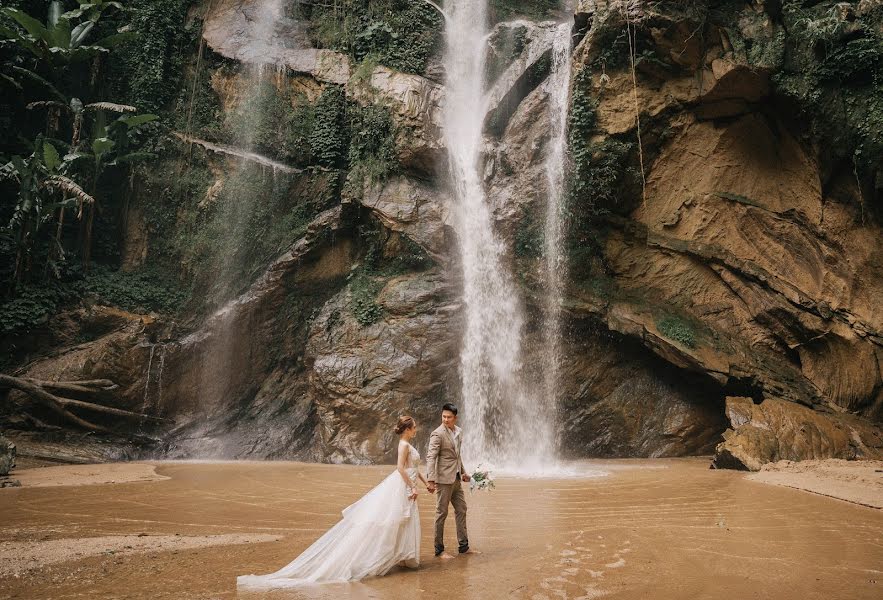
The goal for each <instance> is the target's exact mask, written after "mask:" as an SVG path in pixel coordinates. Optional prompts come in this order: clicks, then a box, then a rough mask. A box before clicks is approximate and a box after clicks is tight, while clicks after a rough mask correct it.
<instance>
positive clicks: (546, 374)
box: [542, 22, 572, 447]
mask: <svg viewBox="0 0 883 600" xmlns="http://www.w3.org/2000/svg"><path fill="white" fill-rule="evenodd" d="M571 30H572V24H571V23H570V22H565V23H562V24H561V25H559V26H558V28H557V30H556V31H555V39H554V44H553V46H552V71H551V73H550V75H549V78H548V79H547V80H546V83H545V92H546V95H547V98H548V106H549V143H548V147H547V150H546V160H545V164H544V167H545V172H546V184H547V193H546V219H545V227H544V232H543V233H544V240H543V267H544V283H545V290H544V291H545V298H544V302H543V313H544V314H543V338H544V339H543V367H544V368H543V392H542V397H543V399H544V405H545V407H546V410H548V411H549V413H550V414H552V415H557V412H558V393H559V391H558V381H559V378H560V361H561V300H562V298H563V296H564V282H565V280H566V277H567V260H566V254H565V248H564V214H563V213H564V209H565V195H566V193H567V190H566V188H565V173H566V170H567V119H568V115H569V107H570V55H571V49H572V39H571ZM557 445H558V444H557V441H556V443H555V446H556V447H557Z"/></svg>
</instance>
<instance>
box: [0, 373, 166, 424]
mask: <svg viewBox="0 0 883 600" xmlns="http://www.w3.org/2000/svg"><path fill="white" fill-rule="evenodd" d="M116 387H117V386H116V384H114V383H113V382H112V381H109V380H106V379H95V380H88V381H39V380H35V379H26V378H21V377H11V376H9V375H2V374H0V388H12V389H16V390H19V391H21V392H24V393H25V394H27V395H29V396H30V397H32V398H34V399H35V400H38V401H40V403H42V404H43V405H45V406H46V407H47V408H49V409H50V410H52V411H53V412H55V413H56V414H57V415H59V416H60V417H62V418H64V419H65V420H68V421H70V422H72V423H75V424H76V425H79V426H80V427H82V428H83V429H88V430H90V431H101V432H106V433H110V430H108V429H107V428H106V427H102V426H101V425H97V424H95V423H91V422H89V421H87V420H85V419H82V418H80V417H78V416H77V415H75V414H73V413H72V412H70V410H68V409H69V408H80V409H83V410H89V411H93V412H99V413H104V414H110V415H115V416H118V417H128V418H134V419H144V420H147V421H154V422H169V421H168V419H162V418H160V417H154V416H151V415H145V414H141V413H136V412H131V411H128V410H123V409H120V408H112V407H110V406H102V405H100V404H95V403H92V402H84V401H82V400H73V399H71V398H65V397H62V396H57V395H55V394H54V393H51V392H49V391H48V390H52V391H54V392H56V393H65V392H76V393H90V394H96V393H100V392H102V391H105V392H106V391H109V390H112V389H114V388H116Z"/></svg>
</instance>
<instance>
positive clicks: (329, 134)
mask: <svg viewBox="0 0 883 600" xmlns="http://www.w3.org/2000/svg"><path fill="white" fill-rule="evenodd" d="M346 104H347V103H346V96H345V95H344V93H343V88H341V87H340V86H336V85H330V86H328V87H326V88H325V91H323V92H322V95H321V96H319V100H318V102H317V103H316V112H315V117H314V121H313V123H314V125H313V130H312V132H310V137H309V140H310V146H311V148H312V152H313V156H315V158H316V161H317V162H318V163H319V164H320V165H323V166H326V167H341V166H343V165H344V160H345V159H346V157H347V150H348V149H347V146H348V143H349V135H348V131H347V119H346V108H347V106H346Z"/></svg>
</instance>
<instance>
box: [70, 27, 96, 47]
mask: <svg viewBox="0 0 883 600" xmlns="http://www.w3.org/2000/svg"><path fill="white" fill-rule="evenodd" d="M93 27H95V23H93V22H92V21H83V22H82V23H80V24H79V25H77V26H76V27H74V30H73V31H72V32H71V43H70V47H71V48H77V47H79V46H81V45H82V44H83V42H84V41H85V40H86V36H87V35H89V32H90V31H92V28H93Z"/></svg>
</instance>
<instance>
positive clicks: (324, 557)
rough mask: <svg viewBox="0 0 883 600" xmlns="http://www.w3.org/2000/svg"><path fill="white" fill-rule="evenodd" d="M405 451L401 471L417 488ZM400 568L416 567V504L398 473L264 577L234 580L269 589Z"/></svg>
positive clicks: (416, 456) (413, 461) (414, 461)
mask: <svg viewBox="0 0 883 600" xmlns="http://www.w3.org/2000/svg"><path fill="white" fill-rule="evenodd" d="M399 443H400V444H407V446H408V460H407V463H406V465H407V466H406V469H407V472H408V477H410V478H411V481H412V486H413V485H416V479H417V465H418V464H419V463H418V461H419V460H420V453H418V452H417V450H416V449H415V448H414V446H412V445H411V444H408V443H407V442H405V441H400V442H399ZM399 563H403V564H404V565H405V566H407V567H412V568H414V567H417V566H418V565H419V564H420V516H419V515H418V513H417V501H416V500H408V488H407V486H406V485H405V481H404V480H403V479H402V476H401V475H400V474H399V472H398V470H395V471H393V472H392V473H390V474H389V476H388V477H387V478H386V479H384V480H383V481H382V482H380V484H379V485H378V486H377V487H375V488H374V489H373V490H371V491H370V492H368V493H367V494H365V495H364V496H362V497H361V498H360V499H359V500H358V501H356V502H355V503H354V504H351V505H350V506H348V507H347V508H345V509H344V510H343V519H342V520H341V521H340V522H338V523H337V525H335V526H334V527H332V528H331V529H329V530H328V531H327V532H326V533H325V534H324V535H323V536H322V537H320V538H319V539H318V540H316V541H315V542H314V543H313V545H312V546H310V547H309V548H307V549H306V550H304V551H303V552H302V553H301V555H300V556H298V557H297V558H296V559H294V561H293V562H291V563H290V564H288V565H286V566H284V567H282V568H281V569H279V570H278V571H276V572H275V573H270V574H269V575H243V576H240V577H237V578H236V583H237V585H238V586H239V587H241V588H249V589H262V590H267V589H274V588H288V587H297V586H301V585H308V584H315V583H328V582H341V581H354V580H357V579H364V578H366V577H372V576H377V575H385V574H386V573H387V572H388V571H389V570H390V569H392V568H393V567H394V566H396V565H397V564H399Z"/></svg>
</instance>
